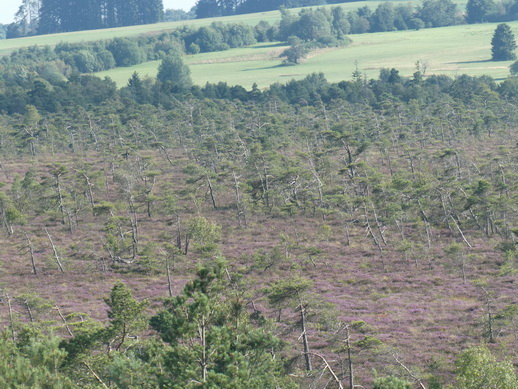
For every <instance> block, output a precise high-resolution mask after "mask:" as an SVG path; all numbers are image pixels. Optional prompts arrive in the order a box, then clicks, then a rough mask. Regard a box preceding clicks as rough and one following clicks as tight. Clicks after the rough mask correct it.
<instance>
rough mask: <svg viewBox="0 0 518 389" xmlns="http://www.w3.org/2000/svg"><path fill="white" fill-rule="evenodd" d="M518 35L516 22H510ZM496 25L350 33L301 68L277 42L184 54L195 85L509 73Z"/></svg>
mask: <svg viewBox="0 0 518 389" xmlns="http://www.w3.org/2000/svg"><path fill="white" fill-rule="evenodd" d="M509 24H510V25H511V27H512V29H513V30H514V31H515V34H518V22H512V23H509ZM495 28H496V24H476V25H463V26H455V27H445V28H434V29H424V30H420V31H397V32H385V33H375V34H361V35H352V36H351V38H352V39H353V44H352V45H351V46H349V47H344V48H336V49H325V50H320V51H316V52H314V53H312V54H311V55H310V57H309V58H308V59H307V60H306V61H305V62H304V63H303V64H301V65H298V66H282V65H281V63H282V60H281V59H280V58H279V54H280V53H281V52H282V50H283V49H284V48H285V47H283V46H280V45H279V44H272V43H269V44H258V45H256V46H254V47H249V48H243V49H234V50H229V51H225V52H217V53H206V54H198V55H190V56H186V59H185V61H186V63H187V64H189V65H190V68H191V72H192V78H193V80H194V82H195V83H196V84H199V85H203V84H205V83H206V82H219V81H226V82H228V83H229V84H231V85H236V84H239V85H243V86H244V87H246V88H249V87H251V85H252V84H253V83H254V82H256V83H257V84H258V85H259V86H260V87H266V86H268V85H270V84H272V83H274V82H281V83H284V82H286V81H288V80H290V79H292V78H294V79H300V78H303V77H305V76H306V75H307V74H309V73H312V72H323V73H324V74H325V75H326V77H327V79H328V80H329V81H340V80H344V79H349V78H350V77H351V74H352V73H353V71H354V70H355V67H356V64H357V66H358V69H359V70H360V71H362V72H364V73H365V74H366V75H367V77H369V78H371V77H377V75H378V74H379V70H380V69H381V68H392V67H394V68H397V69H399V70H400V73H401V75H403V76H411V75H412V74H413V73H414V72H415V71H416V62H417V61H420V62H421V63H423V64H426V65H427V69H426V74H427V75H431V74H446V75H450V76H455V75H458V74H464V73H466V74H471V75H482V74H487V75H490V76H491V77H493V78H495V79H503V78H505V77H507V76H508V75H509V65H510V64H511V63H512V61H503V62H493V61H490V57H491V43H490V42H491V37H492V35H493V32H494V30H495ZM158 64H159V62H158V61H155V62H148V63H143V64H139V65H137V66H134V67H131V68H117V69H112V70H109V71H105V72H100V73H97V74H98V75H99V76H102V77H104V76H108V77H110V78H112V79H113V80H114V81H116V82H117V84H118V85H119V86H123V85H125V84H126V82H127V80H128V78H129V77H130V76H131V74H132V73H133V72H134V71H137V72H138V73H139V74H140V75H141V76H143V77H144V76H150V77H154V76H155V75H156V71H157V66H158Z"/></svg>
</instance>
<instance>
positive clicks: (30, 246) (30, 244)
mask: <svg viewBox="0 0 518 389" xmlns="http://www.w3.org/2000/svg"><path fill="white" fill-rule="evenodd" d="M25 239H26V240H27V248H28V249H29V254H30V255H31V265H32V272H33V273H34V275H36V276H37V275H38V270H37V269H36V261H35V260H34V248H33V247H32V242H31V239H30V238H29V235H27V233H25Z"/></svg>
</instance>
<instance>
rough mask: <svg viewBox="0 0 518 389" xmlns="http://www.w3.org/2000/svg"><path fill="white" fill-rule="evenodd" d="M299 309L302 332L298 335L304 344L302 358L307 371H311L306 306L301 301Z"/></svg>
mask: <svg viewBox="0 0 518 389" xmlns="http://www.w3.org/2000/svg"><path fill="white" fill-rule="evenodd" d="M299 309H300V327H301V328H300V329H301V330H302V334H301V335H300V337H302V344H303V346H304V360H305V362H306V370H307V371H311V370H312V366H311V358H310V355H309V354H310V353H309V342H308V335H307V331H306V313H307V312H306V307H305V306H304V304H303V303H300V305H299Z"/></svg>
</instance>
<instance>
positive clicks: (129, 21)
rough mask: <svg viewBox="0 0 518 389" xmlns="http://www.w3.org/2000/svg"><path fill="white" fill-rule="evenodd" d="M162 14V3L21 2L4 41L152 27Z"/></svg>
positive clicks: (158, 0)
mask: <svg viewBox="0 0 518 389" xmlns="http://www.w3.org/2000/svg"><path fill="white" fill-rule="evenodd" d="M163 14H164V6H163V3H162V0H88V1H85V0H41V1H31V0H23V1H22V5H21V6H20V8H19V9H18V12H17V13H16V15H15V22H14V23H12V24H10V25H9V27H8V29H7V38H17V37H21V36H27V35H35V34H52V33H57V32H68V31H82V30H92V29H98V28H110V27H122V26H133V25H137V24H149V23H156V22H158V21H160V20H162V18H163Z"/></svg>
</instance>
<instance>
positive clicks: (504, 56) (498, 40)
mask: <svg viewBox="0 0 518 389" xmlns="http://www.w3.org/2000/svg"><path fill="white" fill-rule="evenodd" d="M515 50H516V40H515V38H514V34H513V32H512V31H511V27H510V26H509V25H508V24H506V23H502V24H499V25H498V26H497V27H496V30H495V33H494V34H493V39H492V40H491V54H492V55H491V59H492V60H493V61H510V60H513V59H516V54H515V53H514V51H515Z"/></svg>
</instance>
